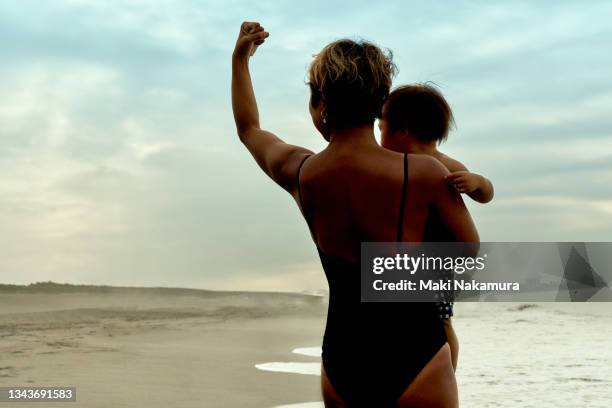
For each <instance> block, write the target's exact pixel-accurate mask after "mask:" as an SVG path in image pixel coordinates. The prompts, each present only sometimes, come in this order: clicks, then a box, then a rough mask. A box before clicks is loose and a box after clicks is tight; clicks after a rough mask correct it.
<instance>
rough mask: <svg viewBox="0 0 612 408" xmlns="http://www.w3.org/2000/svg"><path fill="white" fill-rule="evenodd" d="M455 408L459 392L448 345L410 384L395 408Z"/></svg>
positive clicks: (457, 405)
mask: <svg viewBox="0 0 612 408" xmlns="http://www.w3.org/2000/svg"><path fill="white" fill-rule="evenodd" d="M416 407H418V408H457V407H459V392H458V390H457V379H456V378H455V371H454V370H453V364H452V360H451V352H450V347H449V345H448V343H446V344H444V346H442V348H441V349H440V350H439V351H438V352H437V353H436V355H435V356H434V357H433V358H432V359H431V360H430V361H429V363H427V365H426V366H425V367H424V368H423V369H422V370H421V372H420V373H419V374H418V375H417V376H416V377H415V379H414V380H413V381H412V382H411V383H410V385H409V386H408V388H406V391H404V393H403V394H402V396H401V397H400V399H399V400H398V402H397V408H416Z"/></svg>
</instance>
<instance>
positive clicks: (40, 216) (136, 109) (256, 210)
mask: <svg viewBox="0 0 612 408" xmlns="http://www.w3.org/2000/svg"><path fill="white" fill-rule="evenodd" d="M553 5H554V7H552V6H553ZM611 8H612V5H610V4H608V3H606V2H590V3H588V4H576V3H563V4H559V3H557V2H554V3H553V2H540V3H537V4H536V3H533V2H514V3H512V4H511V5H510V4H508V3H496V2H493V3H491V2H486V3H474V2H459V3H457V2H452V3H444V2H442V3H431V4H423V3H421V4H418V3H406V2H399V1H397V2H385V3H380V4H377V5H376V6H375V7H374V6H372V4H371V2H365V1H359V2H351V3H350V7H347V6H346V4H340V3H330V2H323V1H315V2H311V3H296V2H293V1H288V0H287V1H279V2H259V3H255V4H254V3H252V2H245V1H233V2H223V3H218V2H212V1H205V2H201V1H195V0H194V1H191V0H185V1H180V2H177V1H170V0H162V1H156V2H149V1H145V0H121V1H120V0H116V1H107V2H96V1H86V0H51V1H46V2H35V1H32V0H24V1H20V2H4V3H2V5H0V35H1V36H2V38H3V47H2V48H1V49H0V58H2V61H3V64H2V66H1V67H0V99H1V100H2V101H3V103H2V104H0V123H1V124H2V126H1V127H0V172H2V181H1V182H0V228H2V230H3V234H2V236H0V246H1V247H2V252H1V253H0V255H2V259H3V262H4V263H3V276H2V280H3V281H5V282H21V283H24V282H30V281H35V280H49V279H53V280H60V281H70V282H77V283H78V282H80V283H104V284H129V285H171V286H196V287H211V288H215V287H216V288H230V287H232V288H245V289H258V290H259V289H261V290H263V289H266V288H270V289H278V290H302V289H315V287H316V286H317V285H323V284H324V283H323V280H322V279H319V278H322V275H321V270H320V266H318V264H317V258H316V251H315V250H314V245H313V244H312V242H311V241H310V237H309V234H308V230H307V227H306V225H305V223H304V221H303V220H302V219H301V218H300V215H299V212H298V211H297V209H296V205H295V203H294V202H293V200H292V198H291V197H289V196H288V195H287V194H286V193H284V192H283V191H282V190H280V189H279V188H278V187H277V186H275V185H274V184H273V183H271V182H270V181H269V179H268V178H267V177H266V176H265V175H263V174H262V173H261V171H260V170H259V168H258V167H257V165H256V164H255V163H254V162H253V160H252V159H251V157H250V156H249V155H248V153H247V152H246V150H245V149H244V148H243V147H242V146H241V145H240V143H239V142H238V140H237V138H236V135H235V131H234V124H233V121H232V117H231V111H230V100H229V85H230V76H229V75H230V73H229V56H230V54H231V50H232V47H233V43H234V41H235V37H236V33H237V30H238V26H239V24H240V22H241V21H242V20H243V19H252V20H260V21H262V23H263V24H264V25H265V26H266V28H267V29H268V30H269V31H270V32H271V37H270V39H269V41H267V42H266V44H265V46H264V47H262V48H261V49H260V50H259V51H258V53H257V54H256V56H255V58H254V59H253V66H252V74H253V78H254V83H255V88H256V92H257V96H258V101H259V107H260V112H261V116H262V118H261V119H262V124H264V125H265V127H267V128H269V129H270V130H272V131H274V132H276V133H277V134H279V135H280V136H282V137H283V138H285V139H286V140H288V141H289V142H292V143H296V144H301V145H305V146H307V147H309V148H311V149H313V150H320V149H321V148H322V147H323V146H324V142H323V140H322V139H321V138H320V136H318V135H317V134H316V131H315V130H314V128H313V127H312V124H311V120H310V117H309V115H308V111H307V101H308V88H307V87H306V86H305V79H306V72H307V71H306V70H307V67H308V64H309V63H310V61H311V59H312V54H314V53H316V52H317V51H318V50H319V49H321V47H322V46H323V45H325V44H326V43H327V42H329V41H331V40H333V39H337V38H341V37H346V36H349V37H355V36H359V37H363V38H366V39H370V40H373V41H375V42H377V43H379V44H381V45H383V46H386V47H389V48H391V49H392V50H393V51H394V53H395V58H396V61H397V63H398V64H399V66H400V75H399V77H398V78H397V82H398V83H402V82H413V81H426V80H433V81H436V82H437V83H438V84H439V85H440V87H441V88H442V91H443V92H444V93H445V94H446V96H447V97H448V99H449V101H450V102H451V104H452V106H453V108H454V110H455V113H456V116H457V121H458V124H459V127H458V129H457V130H456V131H455V132H453V133H452V134H451V136H450V139H449V142H448V143H447V144H445V145H444V146H443V150H444V151H445V152H447V153H448V154H451V155H453V156H455V157H457V158H458V159H460V160H462V161H464V162H465V163H466V164H467V165H468V167H470V168H471V169H473V170H474V171H477V172H481V173H483V174H485V175H487V176H488V177H490V178H491V179H492V180H493V181H494V183H495V186H496V193H497V197H496V199H495V200H494V201H493V203H492V204H489V205H485V206H481V205H476V204H474V203H471V202H469V201H468V205H469V206H470V209H471V211H472V213H473V216H474V218H475V219H476V221H477V224H478V226H479V228H480V231H481V235H482V238H483V239H485V240H521V239H522V240H528V239H530V240H561V239H574V240H575V239H584V240H598V239H607V235H606V234H608V235H609V231H610V228H611V227H612V225H610V223H609V222H607V221H606V220H607V219H608V218H610V217H609V212H610V208H611V207H610V202H611V200H612V196H611V194H612V193H611V192H610V190H609V188H607V186H609V183H610V181H612V169H611V168H610V164H609V163H610V162H611V161H610V159H611V157H610V152H611V151H612V149H611V148H612V146H611V140H612V135H611V134H610V132H611V131H612V123H611V121H610V118H609V114H608V110H609V109H608V107H609V106H610V102H612V96H611V95H612V85H611V84H612V82H610V72H612V71H611V70H610V67H611V65H612V64H611V58H610V57H609V53H608V52H607V49H608V44H609V42H610V39H611V38H612V29H610V28H609V22H608V21H607V19H606V16H607V15H609V12H610V11H611ZM534 226H537V227H534ZM317 276H318V277H319V278H317Z"/></svg>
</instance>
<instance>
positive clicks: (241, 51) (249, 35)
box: [234, 21, 270, 58]
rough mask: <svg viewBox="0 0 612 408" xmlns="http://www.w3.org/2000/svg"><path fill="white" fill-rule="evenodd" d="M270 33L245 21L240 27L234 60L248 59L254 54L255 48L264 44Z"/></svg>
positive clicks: (256, 24) (255, 23)
mask: <svg viewBox="0 0 612 408" xmlns="http://www.w3.org/2000/svg"><path fill="white" fill-rule="evenodd" d="M269 35H270V33H268V32H267V31H265V30H264V28H263V27H262V26H261V24H259V23H257V22H249V21H245V22H244V23H242V25H241V26H240V33H239V34H238V40H236V47H235V48H234V57H235V58H248V57H250V56H252V55H253V54H255V51H256V50H257V47H259V46H260V45H261V44H263V43H264V41H265V40H266V38H268V36H269Z"/></svg>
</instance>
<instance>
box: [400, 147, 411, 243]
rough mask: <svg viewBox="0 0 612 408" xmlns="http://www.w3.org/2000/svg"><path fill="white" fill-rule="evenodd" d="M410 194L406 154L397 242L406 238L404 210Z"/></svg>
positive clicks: (406, 155)
mask: <svg viewBox="0 0 612 408" xmlns="http://www.w3.org/2000/svg"><path fill="white" fill-rule="evenodd" d="M407 194H408V154H406V153H404V182H403V183H402V196H401V198H400V207H399V217H398V220H397V242H402V240H403V236H404V209H405V207H406V195H407Z"/></svg>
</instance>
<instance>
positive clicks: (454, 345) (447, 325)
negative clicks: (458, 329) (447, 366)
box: [444, 318, 459, 371]
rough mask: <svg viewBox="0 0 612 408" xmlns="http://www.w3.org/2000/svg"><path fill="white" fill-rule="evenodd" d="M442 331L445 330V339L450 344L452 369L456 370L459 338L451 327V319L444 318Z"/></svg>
mask: <svg viewBox="0 0 612 408" xmlns="http://www.w3.org/2000/svg"><path fill="white" fill-rule="evenodd" d="M444 331H445V332H446V339H447V340H446V341H447V342H448V345H449V346H450V350H451V360H452V362H453V369H454V370H455V371H457V360H458V359H459V339H458V338H457V334H456V333H455V329H453V323H452V321H451V319H450V318H449V319H445V320H444Z"/></svg>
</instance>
